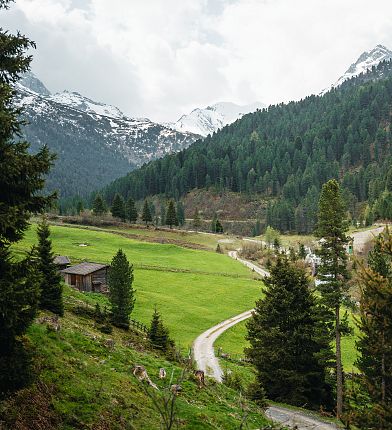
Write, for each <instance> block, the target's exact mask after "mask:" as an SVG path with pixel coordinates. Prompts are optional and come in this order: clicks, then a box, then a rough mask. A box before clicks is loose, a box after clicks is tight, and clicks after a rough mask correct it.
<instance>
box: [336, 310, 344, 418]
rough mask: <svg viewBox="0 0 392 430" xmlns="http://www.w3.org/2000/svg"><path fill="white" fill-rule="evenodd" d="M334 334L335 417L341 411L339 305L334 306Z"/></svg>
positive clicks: (341, 379)
mask: <svg viewBox="0 0 392 430" xmlns="http://www.w3.org/2000/svg"><path fill="white" fill-rule="evenodd" d="M335 336H336V417H337V418H340V417H341V416H342V413H343V368H342V351H341V345H340V343H341V341H340V306H339V305H338V306H336V308H335Z"/></svg>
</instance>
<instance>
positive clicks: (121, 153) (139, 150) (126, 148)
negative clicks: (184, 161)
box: [16, 73, 200, 196]
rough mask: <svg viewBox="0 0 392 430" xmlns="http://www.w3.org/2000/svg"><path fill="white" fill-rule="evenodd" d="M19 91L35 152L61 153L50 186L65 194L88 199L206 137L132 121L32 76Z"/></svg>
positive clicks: (21, 83) (20, 84)
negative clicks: (42, 149)
mask: <svg viewBox="0 0 392 430" xmlns="http://www.w3.org/2000/svg"><path fill="white" fill-rule="evenodd" d="M16 88H17V90H18V97H17V105H18V106H21V107H23V108H24V113H23V116H24V117H25V119H26V120H27V121H28V123H29V124H28V125H27V126H25V127H24V134H25V136H26V138H27V140H28V142H29V143H30V144H31V149H32V151H33V152H35V151H37V150H38V149H39V148H40V147H41V146H42V145H44V144H46V145H47V146H48V147H49V149H50V150H51V151H52V152H55V153H56V154H57V160H56V164H55V166H54V168H53V170H52V171H51V173H50V175H49V178H48V180H47V185H48V188H49V189H51V190H52V189H59V190H60V194H61V196H68V195H75V194H83V195H87V194H88V193H90V192H91V191H93V190H95V189H97V188H101V187H103V186H104V185H106V184H107V183H109V182H111V181H112V180H114V179H115V178H117V177H120V176H123V175H125V174H126V173H128V172H129V171H130V170H132V169H133V168H135V167H138V166H141V165H142V164H144V163H146V162H148V161H150V160H153V159H155V158H159V157H162V156H164V155H165V154H168V153H171V152H176V151H180V150H181V149H183V148H185V147H187V146H189V145H190V144H191V143H192V142H194V141H195V140H196V139H197V138H199V137H200V136H198V135H195V134H192V133H187V132H179V131H176V130H173V129H172V128H169V127H167V126H164V125H162V124H157V123H154V122H152V121H150V120H149V119H147V118H128V117H127V116H125V115H124V114H123V113H122V112H121V111H120V110H119V109H118V108H116V107H114V106H111V105H107V104H104V103H99V102H95V101H93V100H90V99H89V98H87V97H84V96H82V95H81V94H78V93H72V92H68V91H64V92H61V93H57V94H51V93H50V92H49V90H48V89H47V88H46V87H45V85H44V84H43V83H42V82H41V81H40V80H39V79H38V78H37V77H36V76H34V75H33V74H32V73H28V74H26V75H25V76H24V77H23V78H22V79H21V80H20V81H19V82H18V83H17V84H16Z"/></svg>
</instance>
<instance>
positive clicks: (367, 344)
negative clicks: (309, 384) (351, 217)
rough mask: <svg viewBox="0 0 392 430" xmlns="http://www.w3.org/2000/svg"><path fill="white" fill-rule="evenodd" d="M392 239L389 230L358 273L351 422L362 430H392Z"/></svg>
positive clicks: (380, 238)
mask: <svg viewBox="0 0 392 430" xmlns="http://www.w3.org/2000/svg"><path fill="white" fill-rule="evenodd" d="M388 249H392V236H391V235H390V233H389V231H386V232H385V233H383V234H382V235H380V237H379V238H378V239H377V240H376V243H375V246H374V249H373V251H371V252H370V254H369V260H368V263H369V266H368V267H362V268H361V270H360V272H359V280H360V286H361V301H360V317H359V320H358V328H359V329H360V333H361V334H360V337H359V340H358V342H357V349H358V351H359V358H358V360H357V362H356V365H357V367H358V369H359V371H360V372H361V375H362V376H361V377H360V378H359V390H358V391H360V392H358V393H357V396H356V398H355V399H354V402H352V403H353V406H354V407H353V408H352V409H353V410H352V416H353V419H352V422H353V423H354V424H355V425H356V426H357V427H358V428H360V429H379V430H385V429H391V428H392V252H390V251H388Z"/></svg>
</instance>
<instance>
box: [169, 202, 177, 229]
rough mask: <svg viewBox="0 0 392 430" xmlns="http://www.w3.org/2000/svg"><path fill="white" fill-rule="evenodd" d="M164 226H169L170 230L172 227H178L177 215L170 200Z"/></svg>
mask: <svg viewBox="0 0 392 430" xmlns="http://www.w3.org/2000/svg"><path fill="white" fill-rule="evenodd" d="M166 224H167V225H168V226H170V228H173V225H178V219H177V213H176V208H175V207H174V202H173V200H170V202H169V204H168V206H167V212H166Z"/></svg>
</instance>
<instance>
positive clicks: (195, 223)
mask: <svg viewBox="0 0 392 430" xmlns="http://www.w3.org/2000/svg"><path fill="white" fill-rule="evenodd" d="M192 225H193V228H194V229H195V230H196V231H198V230H199V228H200V227H201V218H200V214H199V211H198V209H196V210H195V213H194V214H193V222H192Z"/></svg>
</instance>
